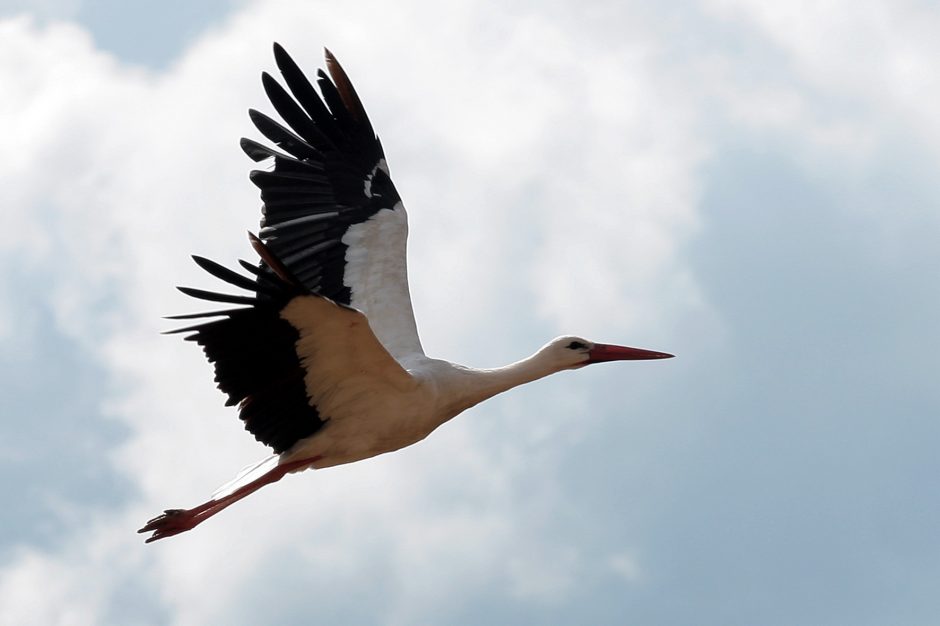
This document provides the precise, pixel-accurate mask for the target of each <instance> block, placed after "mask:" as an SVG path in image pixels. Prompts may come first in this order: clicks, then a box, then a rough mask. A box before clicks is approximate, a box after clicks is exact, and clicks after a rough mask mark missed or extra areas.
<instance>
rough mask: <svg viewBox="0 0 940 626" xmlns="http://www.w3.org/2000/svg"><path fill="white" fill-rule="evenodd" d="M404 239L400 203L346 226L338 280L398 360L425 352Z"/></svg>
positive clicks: (405, 218)
mask: <svg viewBox="0 0 940 626" xmlns="http://www.w3.org/2000/svg"><path fill="white" fill-rule="evenodd" d="M376 167H382V163H381V162H380V163H379V165H377V166H376ZM407 240H408V215H407V214H406V213H405V207H404V205H403V204H402V203H401V202H398V203H396V204H395V207H394V208H392V209H381V210H379V211H378V212H377V213H376V214H375V215H373V216H372V217H371V218H369V219H368V220H366V221H365V222H362V223H359V224H354V225H353V226H350V227H349V229H348V230H347V231H346V234H345V235H343V240H342V241H343V243H344V244H346V245H347V246H348V248H347V250H346V271H345V274H344V275H343V284H345V285H346V286H347V287H349V289H350V291H351V292H352V294H351V298H350V305H351V306H352V307H353V308H355V309H359V310H360V311H362V312H363V313H365V315H366V317H367V318H368V319H369V324H370V326H371V327H372V331H373V332H374V333H375V336H376V337H377V338H378V340H379V342H381V344H382V345H383V346H385V349H386V350H388V351H389V353H390V354H391V355H392V356H393V357H395V359H397V360H398V361H401V360H402V358H403V357H405V356H408V355H413V354H424V351H423V350H422V348H421V341H420V339H419V338H418V328H417V324H416V323H415V316H414V310H413V309H412V306H411V294H410V292H409V290H408V264H407V260H406V254H407V252H406V247H407Z"/></svg>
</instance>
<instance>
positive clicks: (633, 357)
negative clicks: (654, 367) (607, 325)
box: [586, 343, 675, 365]
mask: <svg viewBox="0 0 940 626" xmlns="http://www.w3.org/2000/svg"><path fill="white" fill-rule="evenodd" d="M673 356H675V355H672V354H668V353H666V352H654V351H652V350H643V349H642V348H628V347H626V346H614V345H611V344H606V343H595V344H594V347H593V348H591V351H590V352H589V353H588V360H587V363H586V365H587V364H591V363H603V362H604V361H648V360H650V359H671V358H672V357H673Z"/></svg>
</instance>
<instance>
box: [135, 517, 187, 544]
mask: <svg viewBox="0 0 940 626" xmlns="http://www.w3.org/2000/svg"><path fill="white" fill-rule="evenodd" d="M201 521H202V520H201V519H199V515H198V512H197V511H196V510H193V509H167V510H165V511H164V512H163V513H161V514H160V515H158V516H156V517H155V518H153V519H152V520H150V521H148V522H147V524H146V525H145V526H144V527H143V528H141V529H140V530H138V531H137V532H138V533H149V532H151V531H152V532H153V534H152V535H151V536H150V537H148V538H147V541H146V543H150V542H151V541H156V540H157V539H163V538H164V537H172V536H173V535H178V534H180V533H184V532H186V531H187V530H192V529H193V528H195V527H196V525H197V524H199V522H201Z"/></svg>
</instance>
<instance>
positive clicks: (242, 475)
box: [212, 454, 281, 500]
mask: <svg viewBox="0 0 940 626" xmlns="http://www.w3.org/2000/svg"><path fill="white" fill-rule="evenodd" d="M280 458H281V457H280V455H277V454H272V455H271V456H269V457H267V458H264V459H262V460H260V461H258V462H257V463H252V464H251V465H246V466H245V467H243V468H242V469H241V471H239V472H238V474H237V475H236V476H235V478H233V479H232V480H230V481H228V482H227V483H225V484H224V485H222V486H221V487H219V488H218V489H216V490H215V491H214V492H213V493H212V499H213V500H221V499H222V498H224V497H225V496H228V495H231V494H232V493H233V492H234V491H235V490H237V489H238V488H239V487H242V486H244V485H247V484H248V483H250V482H251V481H253V480H256V479H258V478H260V477H261V476H263V475H264V474H266V473H267V472H269V471H271V470H272V469H274V468H275V467H277V463H278V460H279V459H280Z"/></svg>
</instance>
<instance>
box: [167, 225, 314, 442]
mask: <svg viewBox="0 0 940 626" xmlns="http://www.w3.org/2000/svg"><path fill="white" fill-rule="evenodd" d="M255 243H256V248H257V249H258V250H259V252H265V253H266V251H265V249H264V247H263V244H261V243H260V242H257V241H256V240H255ZM268 258H271V257H270V256H268ZM193 259H194V260H195V261H196V263H197V264H198V265H199V266H200V267H201V268H203V269H204V270H206V271H207V272H209V273H210V274H212V275H213V276H215V277H216V278H219V279H221V280H223V281H225V282H227V283H229V284H231V285H234V286H235V287H239V288H241V289H245V290H247V291H249V292H254V293H253V294H252V295H249V296H243V295H230V294H224V293H217V292H212V291H203V290H201V289H192V288H189V287H179V290H180V291H182V292H183V293H185V294H187V295H189V296H192V297H194V298H200V299H202V300H208V301H211V302H224V303H227V304H236V305H243V306H240V307H237V308H231V309H225V310H221V311H212V312H208V313H190V314H187V315H175V316H171V317H170V319H199V318H213V319H209V320H208V321H203V322H200V323H198V324H195V325H193V326H187V327H185V328H179V329H176V330H172V331H169V333H168V334H173V333H190V334H189V335H187V336H186V337H185V339H186V340H187V341H195V342H196V343H198V344H199V345H200V346H202V349H203V351H204V352H205V353H206V356H207V357H208V359H209V361H210V362H212V364H213V365H214V366H215V381H216V382H217V383H218V385H219V389H221V390H222V391H223V392H224V393H225V394H226V395H227V396H228V401H227V402H226V403H225V404H226V406H233V405H236V404H237V405H238V407H239V417H241V420H242V421H243V422H244V423H245V428H246V429H247V430H248V431H249V432H250V433H251V434H253V435H254V436H255V439H257V440H258V441H260V442H261V443H263V444H265V445H268V446H270V447H271V448H273V449H274V451H275V452H277V453H281V452H284V451H285V450H288V449H289V448H290V447H291V446H292V445H293V444H294V443H296V442H297V441H298V440H300V439H303V438H305V437H309V436H310V435H312V434H314V433H315V432H317V431H318V430H319V429H320V428H321V427H322V426H323V424H324V423H325V419H324V418H321V416H320V414H319V412H318V411H317V408H316V407H315V406H313V405H312V404H311V403H310V400H309V398H308V396H307V390H306V387H305V385H304V374H305V372H304V369H303V366H302V363H301V359H300V357H299V356H298V354H297V349H296V344H297V340H298V339H299V336H300V335H299V332H298V330H297V328H295V327H294V326H292V325H291V324H290V323H289V322H287V321H286V320H285V319H283V318H282V317H281V311H282V310H283V309H284V308H285V307H287V305H288V304H289V303H290V302H291V301H293V300H294V299H295V298H297V297H299V296H304V295H309V291H308V290H307V289H306V288H304V287H302V286H300V285H298V284H297V283H296V282H295V281H293V280H292V279H291V278H290V277H289V276H285V275H283V273H281V275H279V274H278V273H275V272H271V273H270V274H266V275H264V276H261V275H257V276H244V275H242V274H239V273H237V272H234V271H232V270H230V269H228V268H226V267H224V266H222V265H219V264H218V263H216V262H214V261H210V260H209V259H206V258H203V257H198V256H194V257H193ZM243 264H244V265H245V266H247V267H249V268H252V269H253V270H255V271H257V269H255V268H254V266H252V265H250V264H247V263H243ZM271 264H273V265H276V264H277V262H276V261H275V260H273V259H272V261H271Z"/></svg>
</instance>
